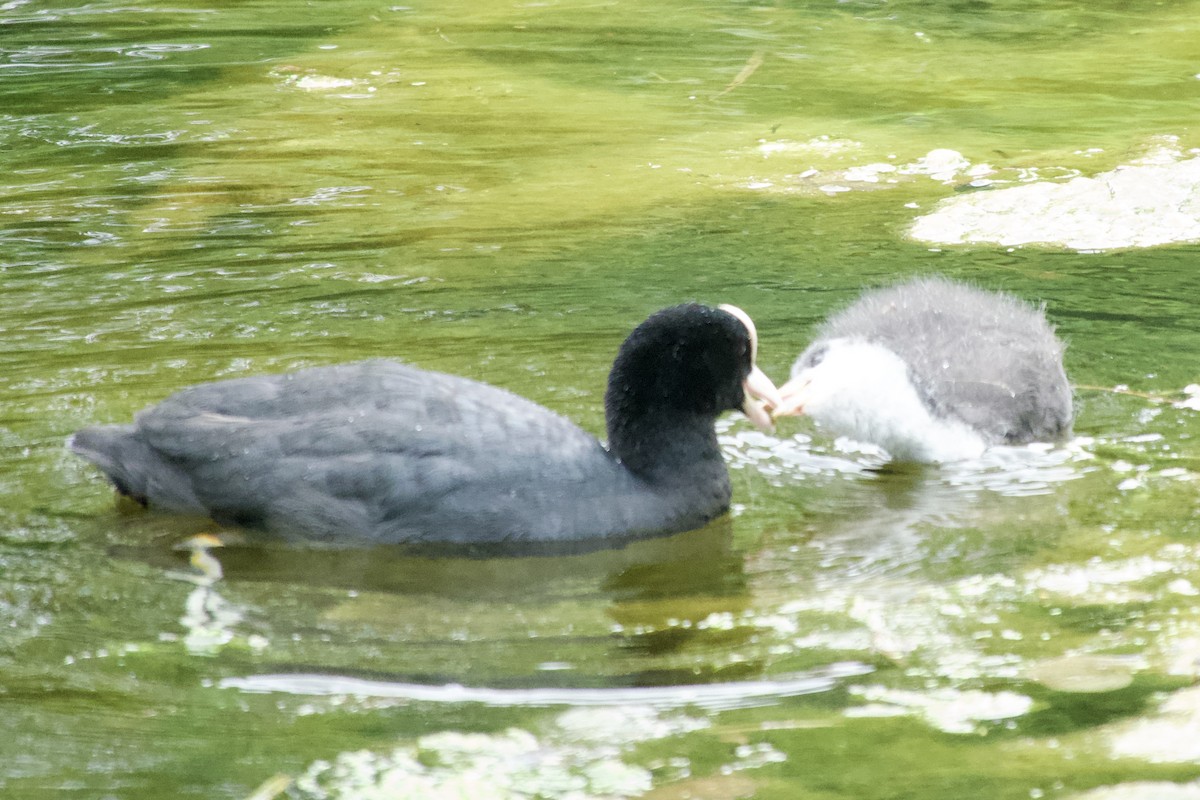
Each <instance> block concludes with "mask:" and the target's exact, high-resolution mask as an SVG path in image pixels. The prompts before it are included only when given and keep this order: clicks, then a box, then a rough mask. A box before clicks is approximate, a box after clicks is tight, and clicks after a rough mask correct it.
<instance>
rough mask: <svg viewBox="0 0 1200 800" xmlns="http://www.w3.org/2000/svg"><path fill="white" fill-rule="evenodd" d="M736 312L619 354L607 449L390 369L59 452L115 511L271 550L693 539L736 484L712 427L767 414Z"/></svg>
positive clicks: (333, 372) (165, 420) (240, 388)
mask: <svg viewBox="0 0 1200 800" xmlns="http://www.w3.org/2000/svg"><path fill="white" fill-rule="evenodd" d="M756 350H757V335H756V333H755V330H754V324H753V322H751V320H750V318H749V317H748V316H747V315H746V314H745V313H744V312H742V311H741V310H739V309H737V308H734V307H732V306H721V307H720V308H709V307H706V306H702V305H696V304H688V305H680V306H675V307H672V308H668V309H665V310H662V311H659V312H658V313H656V314H654V315H653V316H651V317H650V318H649V319H647V320H646V321H645V322H643V323H642V324H641V325H639V326H638V327H637V328H636V329H635V330H634V331H633V332H632V333H631V334H630V335H629V338H627V339H626V340H625V342H624V344H623V345H621V347H620V349H619V351H618V353H617V357H616V360H615V362H614V364H613V367H612V371H611V373H610V375H609V381H608V389H607V392H606V393H605V398H604V404H605V412H606V416H607V421H608V441H609V444H608V448H607V449H606V448H605V447H604V446H602V445H601V444H600V442H598V441H597V440H596V439H595V438H594V437H592V436H591V435H590V434H588V433H586V432H584V431H583V430H582V429H580V428H578V427H576V426H575V425H574V424H572V423H571V422H569V421H567V420H566V419H564V418H563V417H560V416H559V415H557V414H555V413H553V412H551V411H549V410H548V409H545V408H543V407H541V406H539V405H536V404H534V403H532V402H530V401H528V400H525V399H523V398H521V397H518V396H516V395H514V394H511V393H509V392H507V391H504V390H502V389H498V388H496V387H493V386H488V385H486V384H482V383H478V382H476V381H472V380H469V379H466V378H461V377H456V376H452V375H446V374H442V373H438V372H428V371H425V370H421V369H417V368H415V367H411V366H406V365H404V364H400V363H396V362H393V361H386V360H372V361H364V362H361V363H353V364H345V365H340V366H330V367H314V368H311V369H304V370H300V371H297V372H291V373H287V374H282V375H270V376H262V377H249V378H236V379H233V380H224V381H219V382H215V383H206V384H201V385H197V386H193V387H191V388H187V389H184V390H182V391H180V392H178V393H176V394H174V395H172V396H170V397H168V398H167V399H166V400H164V401H163V402H161V403H159V404H158V405H156V406H152V407H150V408H147V409H145V410H143V411H142V412H141V413H139V414H138V415H137V416H136V417H135V420H134V422H133V424H132V425H105V426H98V427H91V428H84V429H83V430H80V431H78V432H77V433H76V434H75V435H74V436H73V437H71V439H70V440H69V446H70V448H71V449H72V450H73V451H75V452H76V453H78V454H79V455H81V456H83V457H84V458H85V459H87V460H89V461H91V462H93V463H95V464H96V465H97V466H99V467H100V468H101V469H102V470H103V471H104V472H105V473H106V474H107V476H108V478H109V479H110V480H111V481H112V482H113V483H114V484H115V485H116V487H117V490H118V491H119V492H121V493H122V494H125V495H128V496H130V497H133V498H134V499H136V500H137V501H139V502H140V503H142V504H143V505H147V506H150V507H152V508H159V509H163V510H166V511H173V512H180V513H193V514H203V515H207V516H209V517H211V518H213V519H214V520H216V521H217V522H220V523H222V524H232V525H240V526H243V527H248V528H257V529H262V530H264V531H266V532H267V533H269V534H270V535H271V536H272V537H273V538H276V539H282V540H290V541H302V542H320V543H325V544H335V545H337V544H344V545H352V544H395V543H411V544H422V543H437V544H442V545H445V544H449V545H459V544H465V545H477V544H485V545H486V544H498V543H513V542H516V543H522V542H525V543H540V542H565V541H573V540H593V541H594V540H597V539H604V538H605V537H608V538H612V539H628V538H634V537H640V536H649V535H656V534H666V533H676V532H680V531H684V530H690V529H692V528H697V527H700V526H701V525H703V524H705V523H706V522H708V521H709V520H711V519H712V518H714V517H716V516H718V515H719V514H721V513H722V512H724V511H725V510H726V509H727V508H728V506H729V501H730V484H729V477H728V474H727V473H726V470H725V464H724V460H723V459H722V456H721V451H720V449H719V447H718V445H717V437H716V433H715V431H714V422H715V421H716V419H717V417H718V416H719V415H720V414H721V413H722V412H724V411H726V410H735V409H740V410H742V411H743V412H744V413H745V414H746V415H747V416H748V417H749V418H750V419H751V420H752V421H753V422H754V423H755V424H756V425H759V426H762V427H769V425H770V418H769V416H768V415H767V413H766V411H765V410H764V409H763V407H762V405H760V404H759V402H758V401H759V400H763V401H766V402H767V403H770V404H778V403H779V397H778V395H777V394H776V390H775V387H774V385H772V383H771V381H770V380H769V379H768V378H767V377H766V375H764V374H763V373H762V372H761V371H760V370H759V369H758V367H757V366H756V365H755V356H756Z"/></svg>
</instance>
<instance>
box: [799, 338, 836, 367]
mask: <svg viewBox="0 0 1200 800" xmlns="http://www.w3.org/2000/svg"><path fill="white" fill-rule="evenodd" d="M828 352H829V345H827V344H823V345H821V346H820V347H814V348H813V349H812V350H810V351H809V353H808V355H806V356H805V357H804V361H802V362H801V366H802V367H803V368H804V369H812V368H813V367H815V366H816V365H817V364H820V363H821V362H822V361H824V360H825V354H826V353H828Z"/></svg>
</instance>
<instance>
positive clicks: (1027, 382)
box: [775, 278, 1072, 462]
mask: <svg viewBox="0 0 1200 800" xmlns="http://www.w3.org/2000/svg"><path fill="white" fill-rule="evenodd" d="M1062 355H1063V345H1062V342H1060V341H1059V340H1058V338H1057V337H1056V336H1055V335H1054V329H1053V328H1052V327H1051V326H1050V325H1049V323H1047V322H1046V317H1045V314H1044V313H1043V311H1042V310H1041V309H1039V308H1036V307H1034V306H1031V305H1029V304H1028V303H1025V302H1023V301H1021V300H1019V299H1017V298H1015V297H1012V296H1011V295H1007V294H1000V293H996V292H986V291H981V290H979V289H975V288H972V287H970V286H964V285H962V284H959V283H954V282H952V281H948V280H945V279H942V278H918V279H915V280H911V281H908V282H906V283H901V284H898V285H896V286H893V287H890V288H886V289H880V290H875V291H869V292H866V293H865V294H863V296H862V297H861V298H859V300H858V301H857V302H856V303H854V304H853V305H852V306H850V307H849V308H847V309H845V310H844V311H842V312H840V313H838V314H835V315H834V316H832V317H830V318H829V319H828V320H826V322H825V323H824V325H822V326H821V328H820V330H819V335H818V337H817V339H816V341H815V342H813V343H812V344H811V345H810V346H809V347H808V349H807V350H805V351H804V352H803V353H801V354H800V357H799V358H798V359H797V360H796V363H795V364H793V365H792V372H791V379H790V380H789V381H788V382H787V383H786V384H785V385H784V386H783V387H781V388H780V390H779V391H780V394H781V395H782V397H783V404H782V405H781V406H779V407H777V408H776V409H775V415H776V416H782V415H786V414H807V415H809V416H810V417H812V418H813V419H814V420H816V421H817V422H818V423H819V424H820V425H822V426H824V427H827V428H829V429H830V430H832V431H833V432H835V433H837V434H840V435H844V436H848V437H850V438H852V439H856V440H858V441H862V442H869V443H872V444H875V445H878V446H879V447H882V448H883V449H885V450H887V452H888V453H889V454H890V455H891V457H892V458H894V459H896V460H900V461H920V462H941V461H953V460H956V459H963V458H974V457H977V456H978V455H980V454H981V453H982V452H983V451H984V450H985V449H986V448H987V447H989V446H991V445H995V444H1024V443H1028V442H1035V441H1052V440H1056V439H1061V438H1063V437H1065V436H1067V435H1068V434H1069V432H1070V429H1071V417H1072V411H1071V387H1070V385H1069V384H1068V383H1067V376H1066V374H1065V373H1064V372H1063V363H1062Z"/></svg>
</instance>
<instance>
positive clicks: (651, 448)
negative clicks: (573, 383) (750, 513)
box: [608, 406, 729, 491]
mask: <svg viewBox="0 0 1200 800" xmlns="http://www.w3.org/2000/svg"><path fill="white" fill-rule="evenodd" d="M625 411H628V412H632V411H633V409H623V408H621V407H620V406H617V407H616V408H613V407H611V406H610V408H609V409H608V412H609V414H608V448H609V451H610V452H611V453H612V454H613V455H614V456H616V457H617V458H618V459H619V460H620V461H621V463H622V464H624V465H625V468H626V469H628V470H629V471H630V472H632V473H634V474H635V475H637V476H638V477H639V478H641V479H643V480H645V481H646V482H647V483H650V484H653V485H656V486H660V487H664V488H666V487H671V486H676V485H687V486H692V487H695V488H696V489H700V488H701V487H703V486H707V487H709V488H712V487H714V486H716V487H718V488H720V489H722V491H728V486H729V476H728V473H727V472H726V470H725V461H724V459H723V458H722V456H721V448H720V445H719V444H718V442H717V433H716V430H715V429H714V427H713V423H714V421H715V420H714V419H713V418H712V417H711V416H710V415H707V414H695V413H686V412H683V411H680V410H678V409H663V408H652V409H645V410H642V411H641V412H640V413H622V412H625Z"/></svg>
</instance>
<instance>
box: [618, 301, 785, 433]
mask: <svg viewBox="0 0 1200 800" xmlns="http://www.w3.org/2000/svg"><path fill="white" fill-rule="evenodd" d="M757 352H758V335H757V332H756V331H755V329H754V323H753V322H752V321H751V320H750V317H749V316H747V315H746V313H745V312H744V311H742V310H741V309H739V308H736V307H734V306H721V307H719V308H710V307H708V306H703V305H699V304H697V303H687V304H684V305H678V306H673V307H671V308H666V309H663V310H662V311H659V312H657V313H656V314H653V315H652V316H651V317H649V318H648V319H647V320H646V321H645V322H643V323H642V324H641V325H638V326H637V328H635V329H634V331H633V332H632V333H631V334H629V337H628V338H627V339H626V340H625V343H624V344H623V345H621V349H620V350H619V351H618V353H617V357H616V360H615V361H614V362H613V367H612V372H611V373H610V375H609V381H608V390H607V392H606V393H605V397H604V405H605V411H606V413H607V416H608V434H609V438H610V441H617V440H619V439H620V438H621V434H622V432H623V428H624V426H625V425H626V424H627V423H629V422H630V421H631V420H635V419H644V418H647V417H651V418H660V417H663V418H669V419H673V420H688V419H694V418H699V419H702V420H706V421H708V422H709V423H710V424H711V421H712V420H713V419H715V418H716V417H717V416H718V415H720V414H721V413H722V412H724V411H742V412H743V413H744V414H745V415H746V416H747V417H748V418H750V420H751V421H752V422H754V424H755V425H757V426H759V427H762V428H769V427H770V425H771V420H770V416H769V415H768V414H767V413H766V411H765V410H764V409H763V405H762V403H763V401H765V402H766V403H768V404H778V403H779V402H780V401H779V398H778V395H777V394H776V391H775V387H774V385H773V384H772V383H771V381H770V380H769V379H768V378H767V377H766V375H764V374H763V372H762V370H760V369H759V368H758V366H757V365H756V364H755V357H756V356H757Z"/></svg>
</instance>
